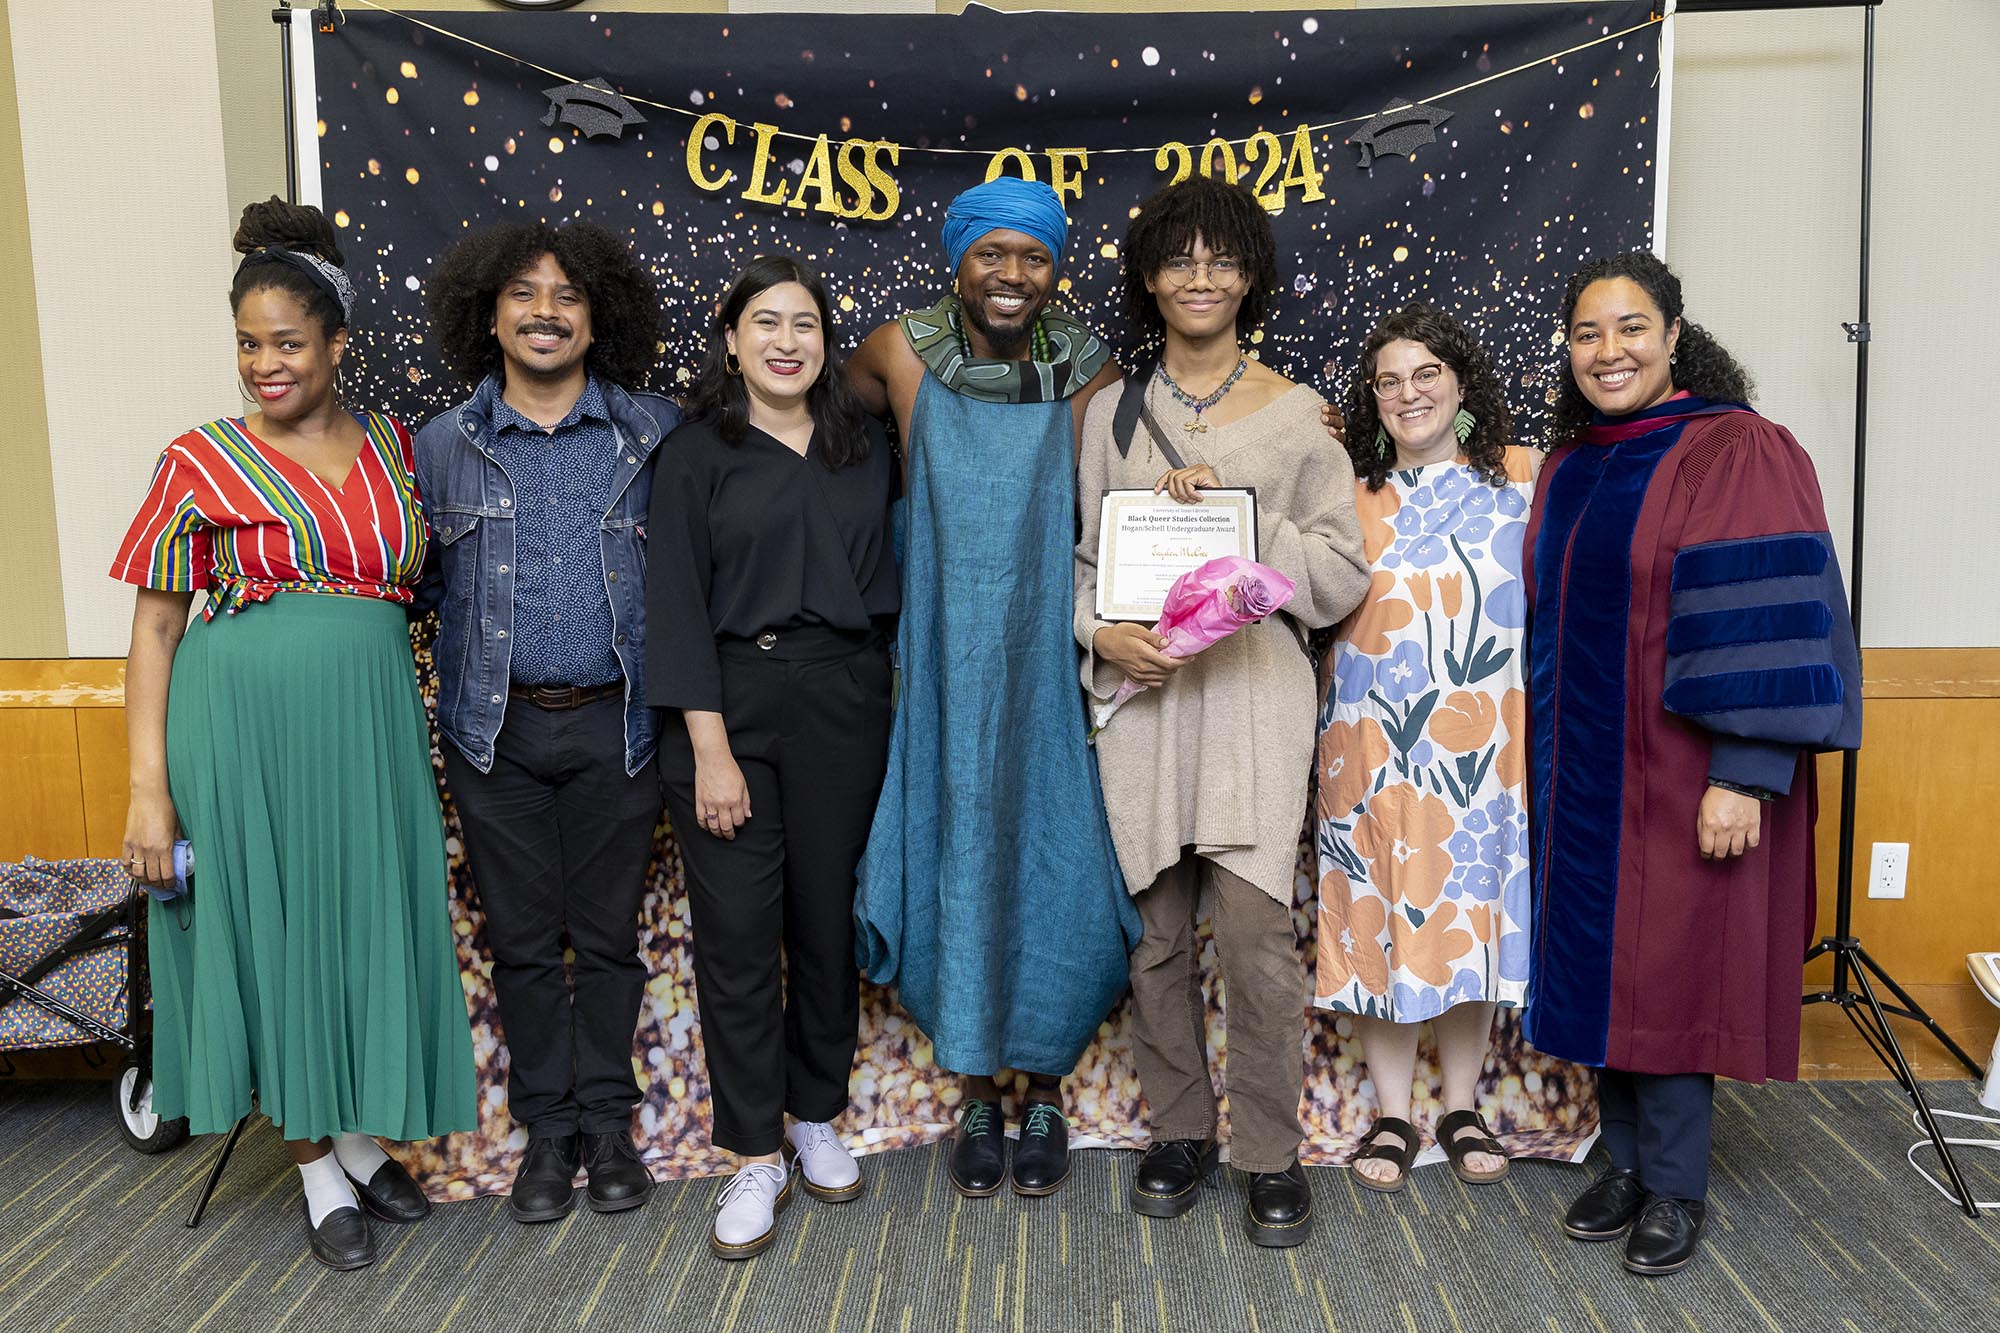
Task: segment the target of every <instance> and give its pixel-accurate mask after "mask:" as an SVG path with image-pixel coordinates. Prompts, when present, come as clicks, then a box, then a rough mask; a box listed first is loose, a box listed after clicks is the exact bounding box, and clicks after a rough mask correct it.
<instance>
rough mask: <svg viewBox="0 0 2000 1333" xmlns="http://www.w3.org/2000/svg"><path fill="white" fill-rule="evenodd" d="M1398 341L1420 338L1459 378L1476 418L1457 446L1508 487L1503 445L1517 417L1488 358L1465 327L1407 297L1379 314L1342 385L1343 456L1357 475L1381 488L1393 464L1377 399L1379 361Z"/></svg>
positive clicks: (1481, 471)
mask: <svg viewBox="0 0 2000 1333" xmlns="http://www.w3.org/2000/svg"><path fill="white" fill-rule="evenodd" d="M1398 340H1408V341H1410V342H1413V343H1422V344H1423V345H1424V346H1425V347H1426V348H1428V349H1429V350H1430V354H1431V355H1432V356H1434V357H1436V358H1437V359H1438V360H1439V361H1441V362H1443V363H1444V364H1445V365H1446V366H1449V367H1450V368H1451V373H1452V374H1454V375H1456V376H1458V392H1459V397H1460V399H1461V406H1463V408H1464V410H1466V411H1467V412H1470V413H1471V414H1472V417H1473V423H1474V424H1473V427H1472V434H1470V435H1468V436H1467V437H1466V438H1465V441H1464V443H1463V444H1462V445H1461V446H1460V447H1461V448H1462V449H1463V450H1464V451H1465V460H1466V462H1467V463H1468V464H1469V465H1470V466H1471V468H1472V470H1473V472H1474V473H1475V474H1477V475H1478V476H1479V477H1480V478H1481V479H1482V480H1484V481H1486V482H1488V483H1490V484H1492V485H1494V486H1505V485H1506V484H1507V461H1506V453H1505V451H1506V448H1507V446H1508V445H1509V444H1511V443H1513V439H1514V416H1513V413H1511V412H1509V411H1508V410H1507V395H1506V392H1505V390H1504V389H1502V388H1501V385H1500V373H1499V372H1498V371H1496V370H1495V369H1494V368H1493V358H1491V357H1489V356H1487V355H1486V349H1485V348H1483V347H1481V346H1480V345H1479V340H1478V339H1476V338H1474V337H1473V336H1472V334H1471V332H1470V331H1469V330H1468V329H1467V328H1466V327H1465V325H1463V324H1461V323H1459V322H1458V321H1457V320H1456V319H1454V318H1453V317H1452V316H1451V315H1450V314H1449V313H1448V312H1446V311H1444V310H1440V309H1439V308H1438V307H1436V306H1434V305H1431V304H1429V303H1428V302H1425V301H1412V302H1410V303H1409V304H1408V305H1406V306H1404V307H1403V308H1402V309H1401V310H1398V311H1396V312H1395V313H1394V314H1392V315H1390V316H1389V317H1388V318H1386V319H1384V320H1383V321H1382V322H1381V323H1380V324H1377V325H1376V326H1375V329H1374V331H1373V332H1372V333H1370V334H1369V335H1368V337H1367V339H1366V340H1365V341H1364V342H1363V343H1362V344H1361V361H1360V364H1359V365H1357V366H1355V368H1354V376H1353V378H1352V379H1350V380H1349V381H1348V383H1347V395H1346V399H1345V402H1344V404H1343V409H1344V411H1345V413H1346V416H1347V453H1348V456H1349V457H1350V458H1352V459H1353V460H1354V475H1355V476H1356V477H1357V478H1359V479H1360V480H1362V481H1364V482H1366V483H1367V485H1368V489H1369V490H1371V491H1379V490H1381V489H1382V483H1383V482H1385V481H1387V480H1388V479H1389V473H1390V472H1391V471H1392V470H1393V469H1394V468H1395V465H1396V444H1395V441H1393V440H1391V441H1388V442H1387V444H1386V445H1385V444H1384V443H1383V441H1382V438H1381V437H1382V433H1383V426H1382V413H1381V410H1380V409H1379V407H1378V406H1377V403H1376V399H1375V389H1374V379H1375V362H1376V358H1377V357H1379V356H1380V355H1381V353H1382V349H1383V348H1384V347H1387V346H1388V345H1389V344H1390V343H1392V342H1396V341H1398Z"/></svg>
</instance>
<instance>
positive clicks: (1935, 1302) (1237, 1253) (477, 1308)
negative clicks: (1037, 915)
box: [0, 1082, 2000, 1333]
mask: <svg viewBox="0 0 2000 1333" xmlns="http://www.w3.org/2000/svg"><path fill="white" fill-rule="evenodd" d="M1932 1086H1933V1090H1934V1092H1935V1094H1936V1097H1937V1099H1938V1102H1939V1104H1940V1105H1943V1106H1947V1107H1952V1108H1954V1109H1957V1110H1962V1111H1976V1110H1977V1109H1978V1108H1977V1107H1976V1106H1975V1105H1974V1104H1973V1102H1972V1095H1971V1085H1970V1084H1968V1083H1949V1084H1942V1083H1941V1084H1936V1085H1932ZM1961 1124H1962V1122H1961ZM1716 1128H1717V1134H1716V1157H1715V1172H1714V1182H1713V1189H1712V1193H1711V1196H1710V1208H1711V1219H1712V1221H1711V1226H1710V1231H1709V1233H1708V1237H1707V1239H1706V1240H1705V1242H1704V1245H1703V1254H1702V1255H1701V1257H1700V1259H1699V1260H1698V1261H1697V1262H1696V1264H1695V1265H1694V1266H1693V1267H1691V1268H1690V1269H1688V1270H1687V1271H1685V1272H1683V1273H1681V1274H1678V1275H1676V1276H1673V1277H1669V1278H1662V1279H1651V1280H1648V1279H1641V1278H1635V1277H1632V1276H1629V1275H1628V1274H1626V1273H1625V1272H1624V1270H1623V1269H1622V1268H1621V1267H1620V1266H1619V1263H1618V1255H1619V1247H1618V1246H1617V1245H1615V1244H1612V1245H1595V1246H1589V1245H1579V1244H1577V1243H1575V1242H1573V1241H1570V1240H1568V1239H1567V1238H1565V1237H1564V1236H1563V1235H1562V1233H1561V1232H1560V1231H1559V1230H1558V1229H1557V1227H1556V1224H1555V1218H1556V1216H1557V1215H1558V1214H1559V1212H1560V1211H1561V1209H1562V1207H1563V1206H1564V1204H1565V1203H1566V1202H1567V1201H1568V1200H1569V1198H1570V1197H1571V1196H1572V1195H1573V1194H1574V1193H1575V1192H1576V1191H1577V1190H1578V1189H1579V1188H1581V1186H1582V1185H1583V1184H1584V1183H1585V1181H1586V1180H1587V1178H1588V1174H1589V1173H1588V1172H1587V1171H1586V1169H1585V1168H1582V1167H1575V1166H1565V1165H1555V1164H1549V1163H1541V1162H1521V1163H1517V1164H1516V1166H1515V1168H1514V1170H1513V1172H1512V1174H1511V1175H1510V1177H1509V1178H1508V1179H1507V1180H1505V1181H1504V1182H1502V1183H1500V1184H1498V1185H1493V1186H1486V1187H1480V1188H1468V1187H1466V1186H1464V1185H1461V1184H1460V1183H1459V1182H1458V1181H1457V1179H1456V1178H1454V1177H1453V1176H1452V1175H1451V1174H1450V1173H1449V1171H1448V1170H1447V1169H1446V1168H1444V1167H1442V1166H1438V1167H1426V1168H1423V1169H1421V1170H1419V1171H1418V1172H1417V1173H1416V1174H1415V1176H1414V1178H1413V1182H1412V1185H1413V1187H1412V1188H1411V1189H1408V1190H1406V1191H1405V1192H1404V1193H1403V1194H1401V1195H1399V1196H1395V1197H1384V1196H1378V1195H1374V1194H1369V1193H1366V1192H1364V1191H1362V1190H1360V1189H1358V1188H1356V1187H1355V1186H1354V1185H1353V1184H1351V1183H1350V1180H1349V1177H1348V1173H1347V1172H1345V1171H1341V1170H1331V1169H1329V1170H1315V1171H1314V1172H1313V1173H1312V1175H1313V1187H1314V1190H1315V1202H1316V1210H1317V1231H1316V1233H1315V1234H1314V1236H1313V1238H1312V1239H1311V1241H1310V1242H1309V1243H1307V1244H1306V1245H1305V1246H1303V1247H1301V1248H1298V1249H1293V1250H1284V1251H1271V1250H1261V1249H1258V1248H1256V1247H1254V1246H1252V1245H1250V1244H1248V1243H1247V1242H1246V1241H1245V1240H1244V1239H1243V1235H1242V1230H1241V1212H1242V1208H1243V1201H1244V1195H1243V1188H1242V1183H1241V1180H1240V1178H1232V1177H1230V1176H1229V1175H1228V1174H1227V1173H1225V1177H1224V1183H1223V1185H1222V1186H1221V1188H1219V1189H1216V1190H1213V1191H1209V1192H1208V1193H1207V1195H1206V1197H1205V1198H1204V1199H1203V1201H1202V1203H1201V1205H1200V1206H1199V1207H1198V1208H1197V1209H1196V1210H1195V1211H1194V1212H1192V1213H1190V1214H1189V1215H1187V1216H1185V1217H1182V1218H1179V1219H1176V1220H1173V1221H1170V1222H1160V1221H1149V1220H1147V1219H1144V1218H1139V1217H1135V1216H1133V1215H1132V1214H1131V1213H1129V1212H1128V1211H1126V1209H1125V1207H1124V1204H1123V1194H1124V1190H1125V1188H1126V1187H1127V1185H1128V1184H1129V1182H1130V1179H1131V1172H1132V1168H1133V1163H1134V1161H1135V1160H1136V1158H1135V1157H1134V1156H1132V1155H1131V1154H1123V1153H1111V1152H1101V1151H1100V1152H1080V1153H1079V1154H1078V1155H1077V1163H1076V1171H1075V1175H1074V1178H1073V1179H1072V1180H1071V1182H1070V1184H1069V1185H1068V1186H1067V1188H1065V1189H1064V1190H1063V1191H1062V1192H1061V1193H1059V1194H1057V1195H1055V1196H1053V1197H1051V1198H1047V1199H1017V1198H1015V1197H1014V1196H1012V1195H1011V1194H1007V1193H1003V1194H1001V1195H1000V1196H999V1197H997V1198H994V1199H986V1200H964V1199H960V1198H958V1197H957V1196H956V1195H954V1194H953V1193H952V1192H951V1189H950V1187H949V1185H948V1184H947V1182H946V1180H945V1173H944V1159H943V1151H944V1149H943V1145H936V1146H933V1147H929V1148H920V1149H912V1150H908V1151H905V1152H901V1153H893V1154H888V1155H882V1156H876V1157H871V1158H869V1159H867V1160H866V1161H865V1163H864V1171H865V1172H866V1176H867V1181H868V1191H867V1193H866V1194H864V1195H863V1197H862V1198H861V1199H859V1200H857V1201H855V1202H853V1203H849V1204H845V1205H826V1204H818V1203H814V1202H813V1201H811V1200H810V1199H807V1198H806V1197H805V1196H804V1194H803V1192H801V1193H800V1194H799V1196H798V1202H797V1203H795V1204H794V1206H793V1207H792V1209H791V1210H790V1211H788V1212H787V1213H785V1214H784V1215H783V1217H782V1219H781V1236H780V1239H779V1241H778V1243H777V1244H775V1245H774V1246H773V1247H772V1248H771V1249H770V1250H768V1251H766V1252H765V1253H764V1254H763V1255H761V1256H760V1257H758V1258H757V1259H755V1260H753V1261H751V1262H748V1263H739V1264H726V1263H722V1262H720V1261H718V1260H715V1259H713V1258H711V1257H710V1255H709V1253H708V1250H707V1247H706V1240H707V1235H708V1227H709V1224H710V1219H711V1212H710V1209H711V1207H712V1205H713V1202H714V1198H715V1194H716V1191H717V1188H718V1185H719V1182H718V1181H714V1180H693V1181H677V1182H672V1183H668V1184H664V1185H663V1186H662V1187H661V1188H660V1190H659V1192H658V1193H657V1194H656V1195H655V1197H654V1199H653V1201H652V1203H651V1204H650V1206H648V1207H647V1208H646V1209H644V1210H643V1211H639V1212H633V1213H626V1214H621V1215H615V1216H598V1215H595V1214H592V1213H589V1212H587V1211H584V1210H583V1209H581V1208H579V1209H578V1211H577V1212H576V1213H575V1214H573V1215H572V1216H571V1217H570V1218H569V1219H568V1220H567V1221H564V1222H562V1223H558V1224H553V1225H549V1226H543V1227H534V1228H529V1227H522V1226H518V1225H515V1224H514V1223H512V1222H510V1221H509V1220H508V1218H507V1216H506V1214H505V1212H504V1209H503V1201H502V1200H500V1199H484V1200H479V1201H476V1202H472V1203H464V1204H454V1205H449V1206H445V1207H441V1208H439V1209H438V1211H437V1212H436V1214H435V1215H434V1216H433V1217H432V1218H431V1219H430V1220H428V1221H426V1222H425V1223H423V1224H421V1225H419V1226H415V1227H409V1228H400V1229H397V1228H387V1227H384V1228H381V1230H380V1232H379V1233H378V1235H379V1241H380V1243H381V1245H382V1258H381V1259H380V1261H379V1262H378V1263H377V1264H376V1265H375V1266H374V1267H373V1268H370V1269H367V1270H364V1271H361V1272H358V1273H348V1274H338V1273H332V1272H328V1271H326V1270H323V1269H321V1268H320V1267H319V1266H318V1265H317V1264H315V1263H313V1262H312V1261H311V1260H310V1259H308V1258H306V1257H305V1253H304V1246H303V1239H302V1234H301V1222H300V1212H299V1190H298V1184H297V1176H296V1174H295V1173H294V1172H293V1171H292V1170H291V1169H290V1168H289V1166H288V1164H287V1163H286V1161H285V1160H284V1157H283V1153H282V1151H281V1148H280V1146H279V1143H278V1141H277V1139H276V1137H275V1135H274V1134H273V1133H272V1131H271V1128H270V1126H269V1125H268V1124H262V1123H261V1122H260V1123H258V1125H257V1126H256V1127H255V1128H253V1130H252V1131H251V1132H250V1133H249V1134H248V1135H246V1137H245V1139H244V1142H243V1145H242V1147H241V1148H240V1149H239V1150H238V1152H237V1155H236V1157H235V1159H234V1160H233V1161H232V1162H231V1163H230V1167H229V1171H228V1174H227V1175H226V1177H225V1178H224V1182H223V1185H222V1189H221V1191H220V1192H219V1193H218V1195H217V1196H216V1199H215V1203H214V1205H213V1207H212V1208H211V1210H210V1212H209V1216H208V1218H207V1220H206V1221H205V1222H204V1223H203V1224H202V1226H201V1227H200V1229H198V1230H195V1231H189V1230H187V1229H185V1228H184V1227H183V1226H182V1225H181V1222H182V1219H183V1217H184V1216H185V1214H186V1211H187V1208H188V1205H189V1203H190V1201H191V1200H192V1198H193V1195H194V1192H195V1191H196V1190H197V1189H199V1188H200V1183H201V1180H202V1177H203V1175H204V1170H205V1167H206V1166H207V1163H208V1161H209V1158H210V1155H211V1154H212V1153H213V1152H214V1150H215V1147H216V1145H217V1143H218V1140H214V1139H208V1140H198V1141H196V1142H194V1143H191V1144H189V1145H187V1146H185V1147H183V1148H181V1149H179V1150H178V1151H176V1152H173V1153H170V1154H167V1155H165V1156H163V1157H158V1158H148V1157H142V1156H140V1155H138V1154H136V1153H134V1152H132V1151H131V1150H130V1149H128V1148H127V1147H126V1146H125V1145H124V1144H123V1143H122V1142H121V1141H120V1138H119V1135H118V1130H117V1128H116V1125H115V1124H114V1121H113V1111H112V1108H111V1105H110V1093H109V1088H108V1086H107V1085H105V1084H102V1083H89V1084H86V1083H58V1082H42V1083H21V1082H8V1083H0V1329H4V1330H7V1333H31V1331H37V1333H39V1331H42V1330H51V1331H53V1330H65V1331H68V1333H86V1331H87V1330H174V1331H175V1333H200V1331H201V1330H205V1329H206V1330H279V1329H293V1330H322V1329H385V1330H421V1331H422V1333H432V1331H433V1330H436V1331H438V1333H442V1331H443V1330H447V1329H463V1330H481V1331H484V1330H514V1329H519V1330H547V1329H661V1330H675V1331H679V1330H690V1331H698V1333H717V1331H719V1333H735V1331H739V1330H740V1331H741V1333H799V1331H803V1330H812V1331H813V1333H822V1331H823V1333H864V1331H866V1333H876V1331H879V1333H913V1331H914V1333H932V1331H933V1330H949V1331H951V1333H969V1331H971V1330H978V1331H979V1333H1029V1331H1030V1330H1089V1331H1091V1333H1095V1331H1097V1330H1110V1331H1111V1333H1140V1331H1141V1330H1145V1331H1147V1333H1152V1331H1153V1330H1157V1331H1158V1333H1202V1331H1207V1330H1214V1331H1217V1333H1223V1331H1227V1333H1241V1331H1247V1333H1290V1331H1292V1330H1297V1331H1299V1333H1307V1331H1311V1333H1335V1331H1337V1330H1355V1331H1359V1333H1370V1331H1372V1330H1383V1331H1384V1333H1396V1331H1401V1333H1417V1331H1418V1330H1439V1331H1440V1333H1467V1331H1468V1330H1489V1329H1492V1330H1502V1329H1504V1330H1514V1329H1547V1330H1555V1331H1556V1333H1561V1331H1563V1330H1597V1331H1598V1333H1606V1331H1607V1330H1632V1329H1637V1330H1668V1329H1677V1330H1696V1331H1700V1330H1711V1329H1748V1330H1768V1331H1770V1333H1780V1331H1783V1333H1792V1331H1793V1330H1800V1331H1805V1330H1821V1329H1824V1330H1854V1333H1874V1331H1875V1330H1882V1329H1898V1330H1900V1329H1917V1330H1924V1331H1925V1333H1946V1331H1948V1330H1950V1331H1955V1330H1974V1329H1986V1330H1991V1329H1996V1328H2000V1213H1993V1212H1989V1213H1987V1214H1985V1215H1984V1216H1983V1217H1982V1218H1981V1219H1980V1220H1978V1221H1972V1220H1970V1219H1968V1218H1966V1217H1965V1216H1964V1215H1963V1214H1962V1213H1960V1212H1958V1211H1957V1210H1956V1209H1955V1208H1954V1207H1953V1206H1952V1205H1951V1204H1949V1203H1948V1202H1947V1201H1946V1200H1945V1199H1944V1198H1942V1197H1941V1196H1939V1195H1938V1194H1937V1193H1936V1192H1935V1191H1934V1190H1933V1189H1932V1188H1931V1187H1930V1186H1929V1185H1927V1184H1925V1183H1924V1182H1923V1181H1922V1180H1921V1179H1920V1178H1918V1177H1917V1176H1916V1174H1915V1173H1914V1172H1912V1171H1911V1169H1910V1167H1909V1166H1908V1164H1907V1163H1906V1162H1905V1160H1904V1153H1905V1150H1906V1149H1907V1148H1908V1147H1909V1145H1910V1144H1911V1143H1912V1142H1914V1141H1915V1139H1916V1138H1917V1134H1916V1132H1915V1130H1914V1129H1912V1128H1911V1125H1910V1119H1909V1114H1908V1110H1907V1103H1906V1102H1905V1101H1904V1100H1903V1099H1902V1098H1901V1097H1900V1096H1899V1094H1898V1093H1897V1091H1896V1089H1895V1087H1894V1085H1893V1084H1888V1083H1859V1082H1855V1083H1831V1082H1822V1083H1807V1084H1799V1085H1794V1086H1779V1085H1773V1086H1771V1087H1768V1088H1748V1087H1741V1086H1735V1085H1725V1086H1724V1090H1723V1093H1722V1096H1721V1101H1720V1105H1719V1108H1718V1117H1717V1126H1716ZM1948 1132H1953V1133H1964V1134H1967V1135H1970V1136H1977V1135H1979V1134H1981V1133H1982V1132H1984V1131H1982V1129H1981V1128H1980V1127H1977V1126H1973V1127H1969V1128H1961V1129H1953V1130H1950V1131H1948ZM1928 1157H1929V1153H1928V1150H1926V1152H1925V1153H1923V1154H1920V1158H1928ZM1960 1160H1961V1162H1962V1164H1963V1166H1964V1168H1965V1170H1966V1171H1967V1172H1968V1174H1969V1175H1970V1177H1971V1179H1972V1181H1973V1182H1974V1185H1975V1191H1976V1193H1977V1194H1978V1195H1979V1197H1981V1198H1984V1199H2000V1153H1995V1152H1991V1151H1982V1150H1975V1149H1965V1150H1962V1151H1961V1153H1960ZM1593 1166H1595V1163H1593Z"/></svg>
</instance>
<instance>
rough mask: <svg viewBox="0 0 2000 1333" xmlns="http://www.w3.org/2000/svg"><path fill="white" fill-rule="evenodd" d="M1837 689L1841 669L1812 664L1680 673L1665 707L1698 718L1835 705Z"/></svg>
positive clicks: (1668, 695) (1671, 688)
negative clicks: (1680, 675) (1712, 714)
mask: <svg viewBox="0 0 2000 1333" xmlns="http://www.w3.org/2000/svg"><path fill="white" fill-rule="evenodd" d="M1842 693H1843V690H1842V686H1841V680H1840V673H1839V672H1838V671H1835V670H1834V669H1833V668H1832V667H1830V666H1826V665H1824V664H1821V663H1815V664H1813V665H1811V666H1793V667H1775V668H1770V667H1767V668H1765V669H1763V670H1753V671H1720V672H1716V673H1714V674H1712V675H1707V676H1689V677H1683V678H1682V679H1680V680H1677V681H1674V682H1673V683H1672V684H1670V685H1668V686H1667V693H1666V705H1667V711H1668V712H1670V713H1679V714H1680V715H1681V716H1682V717H1689V718H1694V719H1695V720H1697V721H1699V720H1700V719H1701V718H1702V717H1703V716H1705V715H1707V714H1709V713H1740V712H1743V711H1745V710H1748V709H1757V710H1762V711H1768V710H1774V709H1782V708H1837V707H1839V705H1840V701H1841V697H1842Z"/></svg>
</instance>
